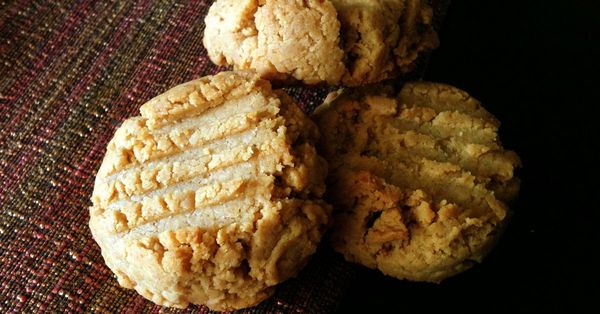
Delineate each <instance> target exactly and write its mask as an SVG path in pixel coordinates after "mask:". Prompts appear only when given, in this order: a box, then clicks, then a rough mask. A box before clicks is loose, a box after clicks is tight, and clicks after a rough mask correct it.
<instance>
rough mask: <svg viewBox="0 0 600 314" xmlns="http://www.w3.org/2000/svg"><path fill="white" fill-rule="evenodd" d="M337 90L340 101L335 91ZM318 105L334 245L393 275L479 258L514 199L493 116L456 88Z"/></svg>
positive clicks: (415, 274) (428, 272) (368, 94)
mask: <svg viewBox="0 0 600 314" xmlns="http://www.w3.org/2000/svg"><path fill="white" fill-rule="evenodd" d="M336 97H337V98H336ZM330 98H334V99H333V100H332V101H331V102H329V103H326V104H324V105H322V106H321V107H320V108H318V109H317V112H316V119H317V124H318V125H319V128H320V130H321V134H322V140H321V143H320V150H321V154H322V155H323V156H324V157H325V158H326V159H327V160H328V161H329V166H330V175H329V178H328V181H329V183H330V185H329V189H328V192H327V198H328V200H330V202H331V203H332V204H333V205H334V209H335V210H334V230H333V235H332V243H333V246H334V248H335V249H336V250H337V251H339V252H340V253H342V254H344V256H345V258H346V259H347V260H349V261H352V262H357V263H360V264H363V265H365V266H367V267H370V268H376V269H379V270H381V271H382V272H383V273H385V274H388V275H390V276H394V277H396V278H401V279H402V278H406V279H409V280H417V281H434V282H437V281H440V280H442V279H444V278H447V277H449V276H452V275H454V274H457V273H459V272H461V271H463V270H466V269H468V268H469V267H471V266H472V265H473V264H474V262H480V261H481V260H482V258H483V257H484V256H485V255H486V254H487V252H488V251H489V250H490V249H491V247H492V246H493V244H494V243H495V241H496V240H497V239H498V237H499V235H500V234H501V231H502V229H503V226H504V225H505V224H506V221H507V217H508V215H509V211H508V207H507V203H508V202H509V201H510V200H512V199H514V198H515V197H516V194H517V192H518V188H519V183H518V180H517V178H516V177H514V176H513V171H514V169H515V167H517V166H519V165H520V161H519V158H518V156H517V155H516V154H515V153H514V152H512V151H507V150H504V149H503V148H502V146H501V144H500V141H499V139H498V134H497V131H498V127H499V122H498V121H497V120H496V119H495V118H494V117H493V116H492V115H491V114H490V113H488V112H487V111H486V110H485V109H483V108H482V107H481V106H480V104H479V102H478V101H477V100H475V99H474V98H472V97H471V96H469V95H468V94H467V93H465V92H463V91H461V90H458V89H456V88H454V87H451V86H448V85H444V84H436V83H425V82H415V83H408V84H406V85H405V86H404V87H403V88H402V91H401V92H400V94H399V95H398V96H393V95H392V94H391V93H390V92H389V91H386V90H384V89H379V90H369V91H366V90H363V91H355V92H342V93H341V94H340V95H333V97H330Z"/></svg>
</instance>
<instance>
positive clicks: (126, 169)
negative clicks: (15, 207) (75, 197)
mask: <svg viewBox="0 0 600 314" xmlns="http://www.w3.org/2000/svg"><path fill="white" fill-rule="evenodd" d="M140 112H141V116H138V117H133V118H130V119H128V120H126V121H125V122H123V125H122V126H121V127H120V128H119V129H118V130H117V131H116V133H115V136H114V138H113V139H112V140H111V141H110V143H109V144H108V148H107V152H106V156H105V158H104V161H103V162H102V165H101V167H100V170H99V171H98V175H97V177H96V182H95V186H94V193H93V196H92V201H93V206H92V207H91V208H90V216H91V217H90V228H91V230H92V234H93V236H94V239H95V240H96V241H97V242H98V244H99V245H100V248H101V249H102V255H103V257H104V260H105V262H106V264H107V265H108V266H109V267H110V269H111V270H112V271H113V272H114V273H115V274H116V275H117V279H118V281H119V283H120V284H121V285H122V286H123V287H126V288H133V289H135V290H136V291H137V292H138V293H140V294H141V295H143V296H144V297H146V298H147V299H149V300H152V301H153V302H155V303H157V304H160V305H165V306H173V307H181V308H183V307H186V306H187V305H188V304H189V303H193V304H206V305H208V306H209V307H210V308H211V309H215V310H232V309H239V308H243V307H248V306H252V305H255V304H257V303H259V302H260V301H262V300H264V299H266V298H267V297H269V296H270V295H271V294H272V293H273V290H274V286H275V285H276V284H278V283H280V282H281V281H283V280H286V279H288V278H290V277H292V276H295V275H296V274H297V273H298V271H299V270H300V269H301V268H302V266H303V265H304V264H305V263H306V261H307V259H308V258H309V256H310V255H311V254H312V253H314V251H315V249H316V246H317V244H318V243H319V241H320V239H321V235H322V233H323V231H324V227H325V226H326V224H327V223H328V219H329V215H330V207H329V206H328V205H327V204H326V203H324V202H323V201H322V200H320V197H321V196H322V194H323V193H324V190H325V186H324V178H325V176H326V172H327V166H326V163H325V162H324V160H323V159H322V158H321V157H319V156H318V155H317V153H316V150H315V148H314V146H313V143H314V142H315V141H316V140H317V138H318V136H319V132H318V130H317V127H316V126H315V125H314V123H313V122H311V121H310V120H309V119H308V118H307V117H306V116H305V115H304V113H302V111H300V109H299V108H298V107H297V106H296V104H295V103H294V102H293V100H291V98H290V97H289V96H287V95H286V94H285V93H284V92H282V91H277V90H275V91H273V90H271V86H270V84H269V83H268V82H267V81H264V80H261V79H260V78H259V77H258V75H256V74H252V73H248V72H223V73H220V74H218V75H215V76H207V77H203V78H200V79H197V80H194V81H191V82H188V83H185V84H182V85H179V86H177V87H174V88H172V89H171V90H169V91H167V92H166V93H164V94H162V95H159V96H157V97H155V98H154V99H152V100H150V101H149V102H147V103H146V104H144V105H143V106H142V107H141V109H140Z"/></svg>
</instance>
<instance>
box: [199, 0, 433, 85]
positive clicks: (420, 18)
mask: <svg viewBox="0 0 600 314" xmlns="http://www.w3.org/2000/svg"><path fill="white" fill-rule="evenodd" d="M432 19H433V10H432V8H431V6H430V5H429V4H428V2H427V1H424V0H417V1H406V0H378V1H372V0H332V1H329V0H324V1H323V0H308V1H298V0H266V1H258V0H244V1H233V0H217V1H215V3H213V5H212V7H211V8H210V10H209V12H208V15H207V17H206V19H205V22H206V29H205V31H204V39H203V42H204V46H205V47H206V49H207V51H208V55H209V57H210V59H211V60H212V61H213V62H214V63H216V64H219V65H233V66H234V68H237V69H249V68H252V69H255V70H256V71H257V72H258V73H260V74H261V75H262V76H263V77H264V78H268V79H271V80H281V81H286V80H289V79H294V80H298V81H303V82H304V83H306V84H318V83H326V84H330V85H339V84H342V85H347V86H358V85H365V84H369V83H374V82H379V81H381V80H385V79H388V78H393V77H395V76H397V75H399V74H402V73H406V72H409V71H411V70H412V69H414V67H415V61H416V59H417V58H418V56H419V55H420V54H421V53H422V52H427V51H430V50H432V49H434V48H435V47H437V44H438V40H437V35H436V33H435V31H434V30H433V27H432Z"/></svg>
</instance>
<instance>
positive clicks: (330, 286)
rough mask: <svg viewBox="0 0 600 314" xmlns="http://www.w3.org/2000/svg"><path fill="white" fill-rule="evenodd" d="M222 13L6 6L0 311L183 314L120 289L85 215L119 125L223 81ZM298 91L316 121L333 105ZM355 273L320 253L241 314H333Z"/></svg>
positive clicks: (128, 5) (92, 5)
mask: <svg viewBox="0 0 600 314" xmlns="http://www.w3.org/2000/svg"><path fill="white" fill-rule="evenodd" d="M211 3H212V1H190V2H187V1H186V2H184V3H178V2H177V1H141V2H139V3H136V2H129V1H72V0H62V1H39V0H33V1H28V0H17V1H13V2H0V157H1V159H0V312H3V313H4V312H25V313H31V312H36V311H37V312H45V311H48V312H144V313H146V312H168V313H171V312H172V313H175V312H179V310H175V309H168V308H163V307H159V306H156V305H154V304H153V303H151V302H149V301H147V300H145V299H144V298H143V297H141V296H139V295H138V294H137V293H135V292H134V291H133V290H127V289H123V288H120V287H119V286H118V284H117V281H116V280H115V278H114V276H113V275H112V273H111V272H110V270H109V269H108V268H107V267H106V266H105V265H104V262H103V260H102V256H101V254H100V250H99V247H98V246H97V245H96V244H95V242H94V240H93V239H92V236H91V234H90V230H89V228H88V219H89V214H88V207H89V206H90V205H91V202H90V201H89V198H90V195H91V193H92V188H93V182H94V176H95V172H96V170H97V169H98V167H99V165H100V162H101V160H102V157H103V155H104V150H105V147H106V144H107V143H108V141H109V140H110V138H111V137H112V135H113V132H114V131H115V129H116V128H117V127H118V126H119V124H120V123H121V122H122V121H123V120H124V119H126V118H127V117H130V116H133V115H136V114H137V113H138V109H139V106H140V105H141V104H143V103H144V102H145V101H146V100H149V99H150V98H152V97H153V96H155V95H157V94H159V93H162V92H163V91H165V90H167V89H168V88H170V87H172V86H175V85H177V84H180V83H183V82H186V81H188V80H191V79H194V78H197V77H201V76H204V75H208V74H214V73H217V72H219V71H221V70H224V68H220V67H216V66H214V65H213V64H211V62H210V61H209V60H208V58H207V56H206V51H205V49H204V48H203V46H202V32H203V29H204V22H203V19H204V15H205V14H206V12H207V10H208V7H209V6H210V4H211ZM288 91H289V92H290V94H291V95H292V96H293V97H294V98H295V99H296V100H297V101H298V102H299V103H300V104H301V106H302V107H303V109H304V110H305V111H310V110H311V109H312V108H314V106H316V105H318V104H319V103H320V102H321V101H322V99H323V98H324V95H325V93H326V90H325V89H324V88H320V89H301V88H292V89H288ZM354 269H355V266H352V265H350V264H347V263H345V262H343V259H342V258H341V256H339V255H337V254H336V253H333V252H332V251H331V250H330V249H329V248H328V247H327V246H326V245H322V247H321V248H319V251H318V253H317V254H316V255H315V256H314V257H313V258H312V259H311V261H310V263H309V265H308V266H307V267H306V268H305V269H304V270H303V271H302V272H301V273H300V275H299V276H298V277H297V278H295V279H292V280H289V281H287V282H285V283H283V284H281V285H280V286H279V288H278V290H277V293H276V295H275V296H274V297H273V298H271V299H269V300H267V301H265V302H263V303H262V304H260V305H259V306H257V307H255V308H251V309H247V310H244V311H240V312H242V313H264V312H267V313H281V312H286V313H289V312H299V313H301V312H305V313H325V312H331V311H334V310H335V308H336V307H337V305H338V302H339V300H340V299H341V295H342V294H343V292H344V289H345V287H347V286H348V283H349V282H350V281H351V280H352V278H353V276H354V273H355V271H354ZM186 311H187V312H191V313H207V312H209V311H208V309H207V308H205V307H200V306H190V308H188V309H187V310H186Z"/></svg>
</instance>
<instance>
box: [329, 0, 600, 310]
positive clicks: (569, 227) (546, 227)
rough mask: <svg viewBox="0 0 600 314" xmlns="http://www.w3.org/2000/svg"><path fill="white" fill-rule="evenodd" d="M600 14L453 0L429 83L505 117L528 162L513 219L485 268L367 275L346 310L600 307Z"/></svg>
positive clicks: (511, 143)
mask: <svg viewBox="0 0 600 314" xmlns="http://www.w3.org/2000/svg"><path fill="white" fill-rule="evenodd" d="M599 12H600V10H599V6H598V4H596V3H594V2H593V1H453V2H452V5H451V6H450V9H449V11H448V14H447V16H446V20H445V21H444V24H443V27H442V31H441V34H440V37H441V46H440V48H439V49H438V50H436V51H435V52H434V53H433V55H432V57H431V60H430V64H429V67H428V70H427V73H426V75H425V79H427V80H432V81H440V82H445V83H449V84H451V85H455V86H457V87H460V88H462V89H464V90H466V91H469V93H471V94H472V95H473V96H475V97H476V98H478V99H480V100H481V101H482V103H483V105H484V106H485V107H486V108H487V109H488V110H489V111H490V112H492V113H493V114H494V115H496V116H497V117H498V118H499V119H500V121H502V127H501V131H500V132H501V134H500V136H501V139H502V141H503V144H504V146H505V147H507V148H510V149H513V150H516V151H517V152H518V153H519V155H520V156H521V159H522V161H523V164H524V167H523V169H522V170H521V171H519V173H518V175H519V176H520V177H521V178H522V185H521V195H520V199H519V200H518V202H517V203H516V204H515V205H514V206H513V208H514V212H515V215H514V217H513V219H512V221H511V223H510V224H509V226H508V229H507V230H506V233H505V236H504V237H503V239H502V240H501V241H500V243H499V245H498V246H497V247H496V249H495V250H494V251H493V252H492V253H491V255H490V256H488V257H487V258H486V259H485V260H484V263H482V264H480V265H477V266H476V267H474V268H473V269H471V270H469V271H467V272H465V273H463V274H461V275H458V276H456V277H454V278H451V279H449V280H446V281H444V282H443V283H441V284H439V285H436V284H420V283H419V284H415V283H408V282H403V281H397V280H394V279H392V278H389V277H386V276H383V275H381V274H380V273H378V272H376V271H372V270H367V269H362V268H359V270H358V272H359V275H358V279H356V280H354V282H353V285H352V286H351V288H350V289H349V290H348V291H347V292H346V294H345V296H344V298H343V301H342V304H341V307H340V308H339V312H342V313H347V312H354V311H356V310H358V309H361V310H368V311H369V312H377V311H376V310H383V311H384V312H396V313H400V312H406V313H416V312H417V311H419V312H421V311H444V312H446V313H457V311H458V313H461V312H465V311H467V312H471V311H473V312H484V313H485V312H489V311H492V312H495V311H498V312H509V311H510V312H555V311H556V312H566V311H569V312H578V311H577V310H580V311H584V312H594V311H595V312H596V313H597V311H599V310H600V306H599V305H598V303H597V302H598V300H599V299H600V271H599V268H600V266H599V265H600V259H599V256H600V252H599V251H600V250H599V248H600V236H599V234H600V202H599V201H598V195H599V191H598V187H599V184H598V178H599V176H598V175H599V173H598V168H600V167H598V163H599V162H600V158H599V157H600V147H599V146H600V145H599V144H600V121H599V120H598V118H599V115H598V114H599V112H600V109H599V108H600V101H599V97H598V93H600V85H599V83H600V81H599V80H598V77H599V75H600V62H599V61H598V59H599V58H600V27H599V23H600V13H599ZM365 313H366V312H365Z"/></svg>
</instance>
